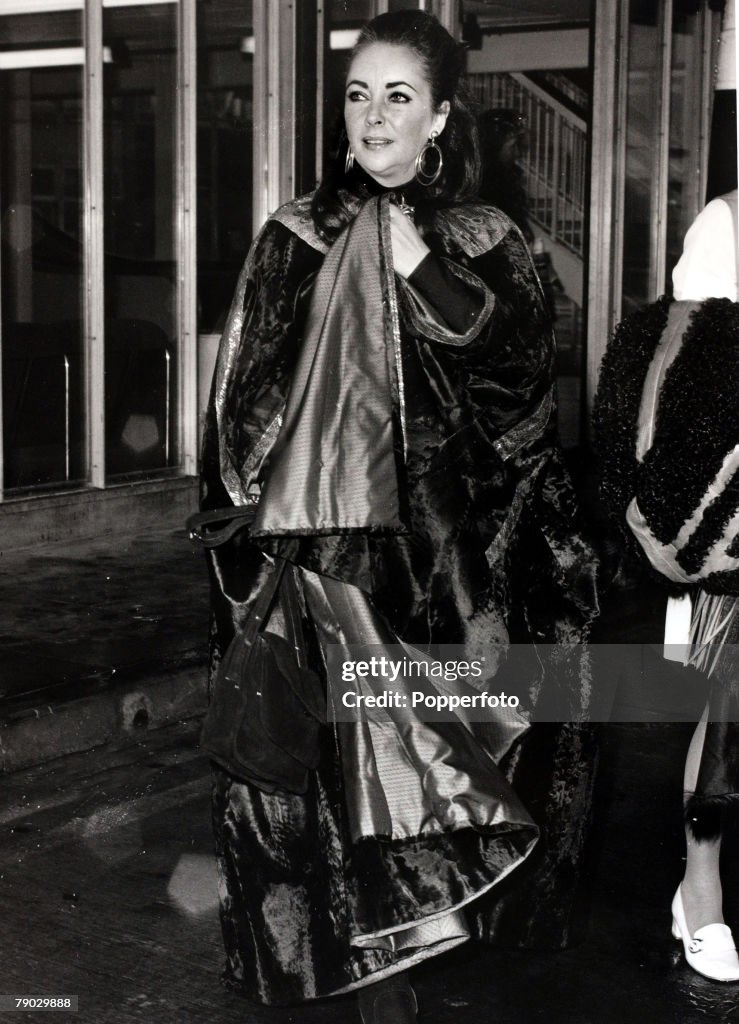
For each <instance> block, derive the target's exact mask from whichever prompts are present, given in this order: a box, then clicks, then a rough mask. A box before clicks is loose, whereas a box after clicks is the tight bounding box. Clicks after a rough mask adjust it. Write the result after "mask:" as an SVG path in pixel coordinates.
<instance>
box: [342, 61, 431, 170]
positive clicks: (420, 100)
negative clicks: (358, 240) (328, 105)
mask: <svg viewBox="0 0 739 1024" xmlns="http://www.w3.org/2000/svg"><path fill="white" fill-rule="evenodd" d="M448 114H449V103H448V102H447V101H446V100H445V101H444V102H443V103H442V104H441V107H440V108H439V110H438V111H436V112H435V111H434V110H433V104H432V102H431V89H430V87H429V84H428V82H427V80H426V76H425V74H424V70H423V67H422V65H421V63H420V61H419V60H418V58H417V57H416V55H415V54H414V53H413V51H412V50H410V49H408V47H407V46H393V45H392V44H390V43H370V44H369V45H368V46H366V47H365V48H364V49H363V50H361V51H360V52H359V53H358V54H357V56H356V57H355V58H354V60H353V61H352V63H351V66H350V67H349V74H348V75H347V80H346V92H345V94H344V121H345V123H346V133H347V135H348V136H349V145H350V146H351V148H352V149H353V150H354V156H355V158H356V160H357V161H358V163H359V164H360V165H361V167H362V168H363V169H364V170H365V171H366V172H367V173H368V174H370V175H372V177H373V178H374V179H375V180H376V181H378V182H379V183H380V184H381V185H386V186H390V187H392V186H394V185H404V184H405V183H406V182H407V181H410V180H411V178H412V177H413V175H414V174H415V167H414V164H415V162H416V157H417V156H418V154H419V153H420V151H421V149H422V148H423V146H424V144H425V143H426V142H427V141H428V137H429V135H430V134H431V132H432V131H435V132H438V133H439V134H441V132H442V130H443V128H444V125H445V124H446V119H447V116H448Z"/></svg>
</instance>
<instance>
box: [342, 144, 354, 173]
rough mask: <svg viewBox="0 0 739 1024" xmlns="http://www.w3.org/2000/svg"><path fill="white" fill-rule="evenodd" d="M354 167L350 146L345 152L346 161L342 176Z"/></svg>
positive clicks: (352, 152)
mask: <svg viewBox="0 0 739 1024" xmlns="http://www.w3.org/2000/svg"><path fill="white" fill-rule="evenodd" d="M353 166H354V150H353V149H352V147H351V146H349V147H348V149H347V151H346V160H345V161H344V174H348V173H349V171H350V170H351V169H352V167H353Z"/></svg>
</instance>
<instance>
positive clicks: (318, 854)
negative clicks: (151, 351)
mask: <svg viewBox="0 0 739 1024" xmlns="http://www.w3.org/2000/svg"><path fill="white" fill-rule="evenodd" d="M350 198H351V197H350ZM425 240H426V242H427V244H428V245H429V247H430V248H431V250H432V252H434V253H435V254H436V255H437V256H439V257H441V258H443V259H445V260H448V261H449V265H450V266H452V268H453V269H454V270H455V272H456V273H458V274H460V275H461V276H463V277H464V278H465V279H466V280H467V281H468V282H469V285H470V287H472V288H474V289H477V290H478V291H479V292H480V294H481V295H482V296H483V297H484V299H485V304H484V308H485V312H484V314H483V315H482V316H481V317H480V318H479V322H477V323H476V324H475V326H474V328H471V329H470V330H469V331H468V333H467V335H466V336H463V337H459V336H455V335H454V334H453V332H451V331H450V330H449V328H448V327H447V326H446V324H445V322H444V320H443V316H442V315H440V314H439V313H438V311H436V310H434V309H431V308H428V307H424V306H423V304H419V303H418V302H416V301H415V299H414V296H412V295H411V294H409V292H408V289H407V287H406V286H405V284H404V283H403V282H401V281H400V280H398V281H397V299H398V316H399V322H400V335H401V337H400V341H401V346H402V360H403V376H404V389H405V415H406V425H405V427H406V435H407V454H406V456H405V457H404V458H403V459H402V460H401V459H399V464H401V468H400V473H399V488H400V491H401V494H400V503H401V507H402V510H403V513H404V516H405V518H406V523H407V528H406V529H405V530H403V531H399V532H392V533H388V532H372V531H367V532H361V531H359V532H357V531H354V532H351V533H346V532H337V533H335V534H333V535H331V534H329V535H326V534H325V533H323V534H313V535H311V534H309V533H306V535H304V536H300V537H289V538H285V537H279V536H277V537H275V536H272V537H270V536H265V537H262V538H260V539H259V541H258V544H259V545H260V547H261V548H263V549H265V550H268V551H269V552H270V553H271V554H279V555H282V556H283V557H287V558H288V559H290V560H291V561H293V562H294V563H296V564H298V565H300V566H302V567H304V568H306V569H309V570H312V571H314V572H316V573H318V574H321V575H325V576H329V577H332V578H334V579H338V580H342V581H345V582H348V583H352V584H354V585H356V586H358V587H361V588H362V590H363V591H364V592H366V593H367V594H368V595H370V597H371V599H372V602H373V604H374V607H375V608H376V609H377V611H378V612H379V614H380V615H381V616H382V617H383V619H384V621H385V622H386V623H387V624H388V625H389V627H390V628H391V629H392V631H393V632H394V633H395V634H396V635H397V636H398V637H401V638H402V639H403V640H404V641H407V642H409V643H413V644H418V645H428V644H431V643H455V642H456V643H465V642H467V641H468V640H470V639H474V638H476V639H478V640H480V639H482V640H484V639H485V638H495V637H500V636H501V634H503V635H505V636H508V637H510V638H511V639H512V640H514V641H525V640H531V639H533V640H535V641H540V642H542V643H556V644H558V643H575V642H578V641H581V640H582V639H583V638H584V637H585V635H586V632H587V628H588V626H589V623H590V622H591V621H592V618H593V616H594V615H595V614H596V610H597V600H596V594H595V573H596V560H595V557H594V554H593V552H592V549H591V548H590V546H589V545H588V543H587V542H586V541H585V540H584V539H583V538H582V536H581V535H580V533H579V532H578V527H577V509H576V502H575V498H574V495H573V491H572V487H571V484H570V481H569V478H568V475H567V472H566V470H565V468H564V465H563V461H562V454H561V452H560V449H559V447H558V443H557V438H556V427H555V399H554V390H553V359H554V344H553V338H552V334H551V330H550V325H549V323H548V318H547V314H546V312H545V309H544V304H543V300H542V293H541V288H540V286H539V283H538V281H537V279H536V275H535V273H534V271H533V269H532V265H531V260H530V257H529V254H528V251H527V249H526V246H525V243H524V241H523V239H522V237H521V234H520V232H519V231H518V230H517V229H516V228H515V226H514V225H512V224H511V222H510V221H508V220H507V218H505V217H503V216H502V215H501V214H499V213H498V212H497V211H495V210H493V209H492V208H490V207H485V206H482V205H480V206H463V207H456V208H447V209H443V210H439V211H438V213H437V214H436V215H435V217H434V218H433V222H432V224H431V227H430V229H429V230H427V232H426V234H425ZM326 248H327V247H326V245H325V244H324V243H323V242H322V241H321V239H320V238H319V237H318V236H317V234H316V232H315V230H314V228H313V225H312V222H311V220H310V216H309V199H308V198H306V199H303V200H296V201H295V202H293V203H290V204H288V205H287V206H286V207H283V208H282V209H281V210H280V211H278V213H277V214H276V215H275V216H273V217H272V218H271V219H270V220H269V221H268V223H267V224H266V226H265V228H264V229H263V231H262V232H261V234H260V236H259V237H258V239H257V241H256V242H255V244H254V246H253V248H252V252H251V253H250V256H249V259H248V261H247V264H246V266H245V268H244V272H243V274H242V278H241V281H240V285H239V288H238V290H237V294H236V297H235V300H234V305H233V308H232V310H231V315H230V318H229V324H228V326H227V328H226V333H225V335H224V339H223V342H222V347H221V353H220V356H219V366H218V369H217V372H216V378H215V381H214V389H213V395H212V400H211V406H210V409H209V413H208V418H207V423H206V431H205V442H204V461H203V483H204V488H203V494H204V502H203V504H204V508H205V509H210V508H217V507H221V506H223V505H227V504H229V503H235V504H241V503H243V502H244V501H246V500H247V492H248V490H249V489H250V487H252V486H253V484H254V482H255V481H256V480H258V478H259V474H260V472H261V468H262V467H263V465H264V464H265V455H266V454H267V453H268V451H269V449H270V446H271V445H272V443H273V442H274V438H275V436H276V434H277V432H278V429H279V423H280V419H279V416H280V413H281V411H282V409H283V407H284V404H285V400H286V397H287V394H288V390H289V388H290V383H291V374H292V371H293V368H294V366H295V364H296V360H297V358H298V354H299V351H300V346H301V340H302V331H303V325H304V323H305V318H306V315H307V310H308V307H309V304H310V301H311V289H312V285H313V283H314V281H315V279H316V275H317V273H318V271H319V269H320V267H321V265H322V261H323V259H324V256H325V253H326ZM264 564H265V563H264V560H263V556H262V555H261V552H260V550H259V549H258V548H257V547H256V546H255V545H253V544H250V543H249V542H248V540H247V538H246V537H245V536H244V535H243V534H237V535H236V537H234V539H233V540H232V541H230V542H229V543H228V545H226V546H224V547H222V548H219V549H217V551H216V552H214V553H213V554H212V557H211V562H210V567H211V578H212V592H213V613H214V614H213V637H212V663H213V666H214V667H215V666H216V665H217V664H218V660H219V658H220V656H221V653H222V652H223V650H224V649H225V646H226V645H227V644H228V643H229V641H230V639H231V637H232V636H233V633H234V630H235V629H237V628H238V627H239V625H240V624H242V623H243V621H244V619H245V616H246V615H248V612H249V609H250V607H251V606H252V604H253V602H254V598H255V594H256V593H257V592H258V589H259V586H260V584H261V582H262V580H263V578H264V572H265V568H264ZM570 683H571V686H572V693H571V695H570V704H571V707H572V709H573V717H574V716H575V715H576V714H579V713H581V712H582V711H583V710H584V709H586V708H587V703H588V699H589V698H588V693H589V685H590V681H589V678H588V673H587V664H586V662H584V661H583V659H577V664H576V665H574V666H573V670H572V672H571V674H570ZM534 699H535V697H534ZM594 763H595V741H594V736H593V733H592V729H591V727H589V726H573V725H568V724H565V725H557V724H555V725H549V726H547V725H541V726H535V727H533V728H532V729H530V730H529V732H528V733H527V734H526V735H525V736H524V738H523V740H522V741H520V742H517V743H516V744H515V745H513V746H512V748H511V749H510V751H509V752H508V754H507V755H506V758H505V762H504V764H503V765H502V768H503V769H504V770H505V772H506V774H507V776H508V778H509V779H510V780H511V781H512V783H513V786H514V789H516V791H517V792H518V794H519V796H520V797H521V799H522V800H523V801H524V803H525V805H526V807H527V809H528V811H529V812H530V814H531V815H532V817H533V818H534V820H535V821H536V823H537V825H538V826H539V827H540V829H541V838H540V841H539V843H538V845H537V847H536V848H535V851H534V853H533V855H532V856H531V857H530V858H529V859H528V861H527V862H526V863H525V864H524V866H523V868H521V869H517V870H516V871H514V872H513V873H512V875H511V876H510V879H508V880H507V881H506V883H505V886H504V887H501V889H500V892H498V887H497V886H496V887H495V888H493V889H492V891H491V893H490V895H489V896H487V897H485V898H484V900H482V901H475V902H474V903H472V904H470V907H469V908H468V911H467V916H468V919H469V927H470V930H471V932H472V934H473V935H478V936H481V937H484V938H486V939H488V940H500V941H505V942H509V943H514V944H520V945H526V946H528V945H534V944H537V943H539V944H546V945H550V946H559V945H562V944H564V943H565V942H566V940H567V936H568V927H569V915H570V909H571V901H572V894H573V890H574V886H575V884H576V882H577V878H578V871H579V866H580V862H581V857H582V851H583V841H584V836H585V830H586V827H587V822H588V816H589V811H590V801H591V793H592V781H593V771H594ZM344 785H345V781H344V780H343V779H342V777H341V772H340V770H339V763H338V758H337V749H336V745H335V742H334V737H333V735H332V732H331V729H330V728H328V727H327V728H326V730H325V735H324V754H323V761H322V764H321V767H320V768H319V770H318V771H317V772H316V773H315V777H314V778H313V779H312V781H311V784H310V786H309V790H308V793H307V794H306V795H305V796H297V795H291V794H287V793H282V792H277V793H273V794H267V793H264V792H262V791H260V790H258V789H257V788H256V787H254V786H251V785H249V784H246V783H238V782H236V781H235V780H233V779H231V778H229V777H228V776H227V775H225V774H224V773H223V772H220V771H217V772H216V776H215V787H214V809H213V815H214V827H215V834H216V842H217V852H218V860H219V867H220V877H221V905H222V923H223V930H224V937H225V944H226V953H227V969H226V980H227V982H228V983H229V984H231V985H233V986H235V987H238V988H240V989H241V990H243V991H244V992H245V993H246V994H248V995H249V996H250V997H252V998H254V999H257V1000H259V1001H262V1002H267V1003H285V1002H291V1001H296V1000H302V999H306V998H311V997H315V996H320V995H326V994H330V993H332V992H338V991H342V990H345V989H346V988H348V987H353V986H355V985H356V984H357V983H361V981H362V979H364V978H367V976H369V975H375V976H378V977H379V976H380V975H381V974H382V973H383V972H387V971H389V970H394V969H398V967H399V966H402V960H403V957H402V956H399V955H398V953H397V952H392V951H383V950H380V949H358V948H356V947H353V946H352V945H351V943H350V941H349V935H350V932H351V924H352V922H351V917H352V914H353V912H354V911H353V909H352V908H353V906H354V905H355V903H356V901H355V900H353V897H352V886H356V885H359V886H361V885H363V884H371V874H372V861H371V859H370V860H369V861H367V860H366V858H365V861H364V862H363V861H362V857H361V856H360V853H361V851H357V850H356V849H353V848H352V844H351V843H350V841H349V839H348V836H347V829H346V820H345V809H344V797H343V787H344ZM468 833H469V830H467V831H466V832H465V833H464V834H450V835H446V834H445V835H443V836H442V837H437V838H436V839H435V840H434V841H433V843H432V842H431V841H424V840H423V838H420V839H419V840H418V842H417V843H416V844H415V845H413V844H412V847H413V848H412V849H411V848H410V847H408V846H405V847H402V846H401V847H398V848H397V849H392V850H391V851H390V852H391V854H392V857H391V859H392V861H393V863H395V865H396V868H395V871H396V872H397V877H396V878H395V879H393V880H392V881H393V883H395V884H397V885H400V882H399V879H401V880H402V886H403V893H404V900H407V901H409V902H410V903H412V904H414V905H415V906H417V908H418V910H419V912H421V913H428V912H433V911H434V910H435V909H437V908H442V907H443V906H444V905H445V901H446V900H448V898H449V895H448V894H449V891H450V888H451V889H452V890H453V889H455V888H460V887H464V886H465V885H467V884H468V882H469V875H470V870H469V869H468V867H465V865H469V864H470V863H473V864H475V865H477V866H476V867H474V868H473V869H471V870H472V874H474V873H475V872H476V871H478V870H479V871H480V872H482V873H485V872H488V873H490V872H493V873H494V872H495V871H496V870H498V868H499V867H500V866H501V865H503V864H504V863H505V862H506V860H507V859H508V860H510V857H511V856H515V850H514V849H513V848H514V847H515V844H516V837H515V835H514V834H511V833H509V834H505V835H502V836H501V837H499V841H496V843H494V844H483V845H484V850H483V852H482V853H481V854H480V855H479V857H478V854H477V853H476V852H471V851H477V850H478V847H479V845H480V843H479V837H476V836H475V835H474V834H468ZM411 865H415V867H413V868H412V870H411ZM496 865H497V866H496ZM409 871H410V874H409ZM519 875H520V879H519ZM409 880H410V881H409ZM388 912H389V913H392V912H393V911H392V908H390V909H389V910H388ZM410 962H412V959H411V961H410Z"/></svg>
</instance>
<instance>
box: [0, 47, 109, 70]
mask: <svg viewBox="0 0 739 1024" xmlns="http://www.w3.org/2000/svg"><path fill="white" fill-rule="evenodd" d="M103 62H104V63H105V64H112V63H113V55H112V54H111V52H110V47H109V46H104V47H103ZM84 63H85V49H84V47H83V46H54V47H47V48H46V49H44V48H43V47H42V48H40V49H38V50H4V51H0V71H19V70H21V69H28V68H62V67H75V66H77V67H79V66H80V65H81V64H84Z"/></svg>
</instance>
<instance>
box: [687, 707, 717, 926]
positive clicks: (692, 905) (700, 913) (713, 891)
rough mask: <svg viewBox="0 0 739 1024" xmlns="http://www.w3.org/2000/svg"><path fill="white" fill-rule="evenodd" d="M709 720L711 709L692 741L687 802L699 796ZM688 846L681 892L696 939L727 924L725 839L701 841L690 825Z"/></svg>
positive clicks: (704, 713)
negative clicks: (699, 931)
mask: <svg viewBox="0 0 739 1024" xmlns="http://www.w3.org/2000/svg"><path fill="white" fill-rule="evenodd" d="M707 718H708V706H706V709H705V711H704V712H703V715H702V716H701V720H700V721H699V722H698V725H697V726H696V730H695V732H694V733H693V738H692V740H691V741H690V747H689V748H688V756H687V758H686V761H685V777H684V791H685V799H686V800H687V799H688V797H690V796H692V794H693V793H694V792H695V786H696V783H697V781H698V769H699V767H700V761H701V754H702V752H703V742H704V739H705V735H706V719H707ZM685 843H686V846H687V859H686V864H685V877H684V879H683V881H682V885H681V890H682V897H683V906H684V907H685V919H686V921H687V924H688V928H689V929H690V933H691V935H692V934H694V933H695V932H696V931H697V929H698V928H702V927H703V926H704V925H707V924H721V923H723V920H724V914H723V906H722V892H721V877H720V875H719V855H720V853H721V837H720V836H719V837H718V838H717V839H701V840H697V839H696V838H695V837H694V836H693V834H692V832H691V830H690V828H689V827H688V826H687V825H686V827H685Z"/></svg>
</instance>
